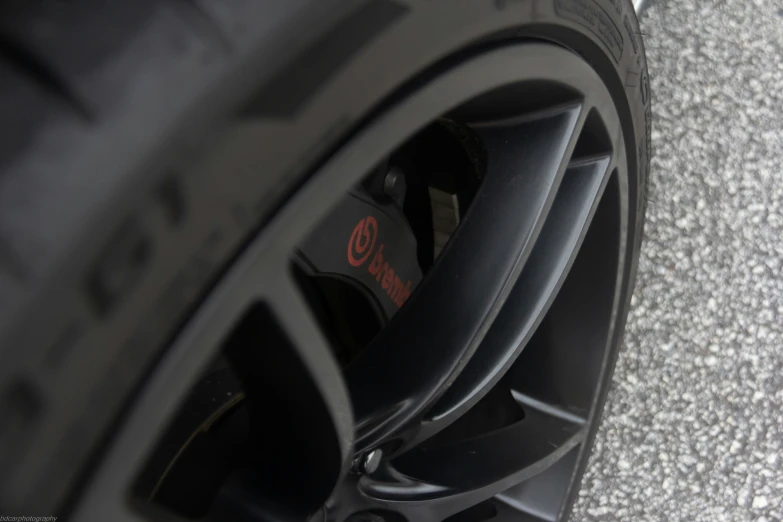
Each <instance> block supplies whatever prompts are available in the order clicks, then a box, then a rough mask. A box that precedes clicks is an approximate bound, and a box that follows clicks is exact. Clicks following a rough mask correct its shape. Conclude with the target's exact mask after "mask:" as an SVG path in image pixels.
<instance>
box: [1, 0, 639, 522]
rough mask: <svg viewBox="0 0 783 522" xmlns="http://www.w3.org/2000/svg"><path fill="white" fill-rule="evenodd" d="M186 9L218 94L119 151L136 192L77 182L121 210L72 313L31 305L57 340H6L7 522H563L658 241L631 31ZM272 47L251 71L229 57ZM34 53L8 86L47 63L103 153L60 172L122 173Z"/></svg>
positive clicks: (536, 15)
mask: <svg viewBox="0 0 783 522" xmlns="http://www.w3.org/2000/svg"><path fill="white" fill-rule="evenodd" d="M193 3H194V5H195V4H198V5H199V7H198V9H195V10H193V11H190V9H191V7H189V8H187V9H188V13H189V14H188V15H187V16H183V17H182V18H181V19H182V20H187V21H188V22H187V23H192V24H194V27H197V28H198V30H197V32H198V31H202V32H203V34H209V35H211V36H210V38H213V39H214V40H213V41H209V42H208V45H207V47H209V45H214V46H215V48H216V49H218V50H217V51H214V54H211V53H212V51H210V52H206V53H205V54H204V56H206V57H207V58H203V57H202V59H203V60H205V62H204V63H205V64H207V65H204V67H205V68H209V67H213V68H214V69H215V71H212V72H211V73H209V74H214V78H213V77H209V78H207V77H206V75H207V73H206V72H204V73H203V75H204V78H201V77H198V79H197V81H196V83H198V82H203V83H204V85H203V86H198V89H200V90H198V92H196V91H195V90H194V91H192V92H191V91H188V90H187V89H185V90H186V91H187V92H185V93H184V94H182V98H183V99H182V100H181V101H176V100H175V98H170V99H167V104H168V103H170V104H171V105H172V106H173V107H168V108H167V109H165V110H163V109H161V113H162V114H168V115H167V116H161V115H160V114H154V113H153V112H149V111H148V112H145V113H143V114H140V115H139V118H141V120H143V121H146V122H147V123H146V126H144V127H143V128H142V127H140V126H139V125H141V124H138V123H137V124H136V126H135V127H134V126H133V125H131V126H130V127H129V128H130V129H131V130H132V131H127V132H126V131H123V130H122V128H121V127H122V125H121V124H117V129H114V130H116V131H117V133H118V136H114V138H113V139H114V140H115V141H114V142H112V143H120V136H119V135H122V136H121V137H122V138H123V139H124V141H123V145H122V147H124V148H122V149H119V150H124V151H125V152H124V155H123V156H121V157H122V158H124V159H122V160H121V161H120V160H117V159H116V158H117V157H120V156H112V155H111V154H112V153H113V152H115V151H114V150H113V149H112V150H105V151H104V152H105V153H106V156H105V157H100V158H99V159H94V158H96V157H98V156H92V158H93V159H86V160H85V159H84V158H89V155H87V153H85V154H84V155H83V156H80V157H79V158H76V159H74V161H73V162H72V164H73V166H74V167H75V166H78V165H80V163H79V162H80V161H87V162H88V163H89V164H92V165H93V167H96V166H98V165H103V166H106V168H107V169H108V171H111V172H114V170H112V169H116V171H117V172H120V170H123V169H124V170H123V171H124V172H125V176H126V177H124V178H122V179H124V180H125V181H123V182H122V183H121V182H120V178H117V179H116V180H114V181H113V182H112V183H114V182H116V185H112V187H111V189H109V188H106V187H104V186H100V187H98V188H97V189H95V191H94V193H89V194H88V193H85V194H83V195H82V203H80V205H75V204H74V205H73V207H74V208H76V207H77V206H78V208H79V209H81V210H79V212H82V211H84V212H85V214H84V216H82V217H84V220H85V221H84V222H80V223H81V225H80V226H81V228H79V229H78V230H79V232H78V233H76V232H74V234H73V238H72V242H70V243H64V244H67V248H66V249H65V250H64V251H63V252H64V253H63V254H62V255H63V256H64V257H63V258H62V259H68V260H69V261H68V263H65V261H63V262H62V263H60V261H58V262H57V264H56V266H57V267H59V268H57V270H59V272H58V275H59V277H60V279H58V280H59V281H67V283H66V284H62V283H52V282H51V281H49V280H47V281H49V282H47V283H46V284H48V285H49V286H45V285H44V283H43V282H42V283H41V289H40V291H39V292H38V293H37V294H35V295H33V291H32V290H31V291H30V296H28V299H29V303H32V304H26V305H25V306H27V307H28V308H29V309H30V310H32V309H35V310H36V312H37V314H38V317H44V318H45V319H46V321H47V328H46V329H40V328H39V329H36V328H35V324H36V323H35V321H33V320H32V319H29V320H28V319H25V317H26V316H25V315H24V313H23V312H24V310H23V309H22V308H21V305H20V310H22V311H20V312H18V314H19V315H18V316H17V315H14V316H13V317H14V318H15V319H14V322H10V321H9V326H8V327H7V328H5V329H4V330H2V332H3V334H4V335H5V336H6V337H4V339H10V340H11V341H9V342H8V343H7V344H6V343H4V347H5V346H9V347H12V346H24V347H26V351H25V354H24V355H23V356H22V355H19V354H20V350H18V349H17V350H13V349H8V350H6V349H5V348H4V351H3V352H2V356H3V357H6V359H5V360H6V361H8V362H9V366H7V368H9V370H3V371H6V372H7V378H6V377H4V378H3V380H2V383H3V388H0V398H2V401H0V405H1V406H0V407H2V409H0V415H4V416H5V417H6V418H7V419H9V420H8V422H7V424H6V425H7V426H11V427H12V428H6V429H5V430H3V429H0V436H2V437H4V438H0V440H2V441H3V448H2V450H1V451H2V453H0V462H3V463H8V466H9V467H10V469H13V470H15V471H14V475H13V476H14V479H15V480H14V483H13V484H12V483H11V481H8V480H5V481H0V507H2V506H4V505H7V506H9V507H10V508H11V509H14V510H22V509H25V508H28V507H29V506H34V505H37V506H38V507H39V508H41V507H42V508H45V509H53V510H54V509H56V510H58V511H57V512H58V513H59V512H60V511H59V510H62V512H64V513H66V515H67V516H69V517H73V518H75V519H78V520H112V521H117V522H121V521H131V520H137V521H141V520H155V521H157V520H162V521H164V520H165V521H168V520H236V521H311V522H327V521H335V522H343V521H350V522H415V521H437V522H441V521H448V522H483V521H489V520H492V521H497V522H505V521H512V520H513V521H558V520H566V519H567V518H568V515H569V511H570V508H571V504H572V503H573V501H574V498H575V495H576V494H577V492H578V489H579V485H580V479H581V476H582V474H583V471H584V468H585V465H586V462H587V458H588V456H589V452H590V448H591V445H592V439H593V437H594V435H595V432H596V429H597V426H598V423H599V421H600V416H601V411H602V408H603V404H604V402H605V400H606V395H607V392H608V388H609V385H610V382H611V375H612V369H613V366H614V362H615V359H616V357H617V352H618V349H619V347H620V345H621V341H622V334H623V329H624V323H625V318H626V316H627V314H628V307H629V305H630V296H631V292H632V290H633V282H634V275H635V271H636V263H637V259H638V255H639V248H640V242H641V235H642V226H643V219H644V201H645V196H646V194H645V192H646V180H647V169H648V163H649V139H650V108H649V87H648V79H647V72H646V61H645V58H644V50H643V46H642V42H641V35H640V34H639V31H638V22H637V20H636V15H635V14H634V12H633V6H632V5H631V2H630V1H628V0H605V1H604V0H537V1H517V0H503V1H500V0H496V1H489V0H488V1H486V2H478V1H476V0H470V1H464V2H463V1H461V0H459V1H458V0H453V2H452V3H451V4H449V5H448V6H446V5H439V4H441V3H442V2H410V3H408V2H402V1H400V2H398V1H392V0H370V1H366V2H354V3H353V4H351V2H343V3H344V4H345V5H342V4H340V5H341V7H340V9H335V10H334V11H329V10H327V9H325V8H324V7H323V6H321V7H318V6H316V5H315V4H313V3H311V2H308V1H307V0H301V1H300V0H297V1H296V2H291V4H290V5H288V6H287V7H259V6H254V7H248V10H249V11H252V12H253V13H254V16H255V17H254V16H251V15H250V14H247V15H245V16H244V17H239V12H240V10H241V8H240V7H235V8H234V9H235V11H236V12H232V11H231V8H229V7H214V6H213V3H212V2H209V1H206V0H205V1H204V2H195V0H194V2H193ZM185 4H187V3H185ZM300 4H301V5H300ZM354 4H355V5H354ZM484 4H486V5H484ZM238 5H239V4H238ZM335 5H336V4H335ZM357 6H358V7H357ZM181 8H182V6H179V7H177V8H176V9H181ZM107 9H109V8H108V7H107ZM176 9H175V11H173V12H176ZM297 9H298V10H297ZM120 10H121V9H120ZM254 10H258V11H262V13H260V14H259V13H255V11H254ZM44 11H45V15H46V16H53V17H56V16H59V15H57V13H56V12H55V11H51V12H50V11H47V10H44ZM51 13H55V14H51ZM227 13H228V14H227ZM115 14H116V13H115ZM229 15H231V16H229ZM40 16H44V15H42V14H41V13H40V12H34V11H30V12H28V13H26V14H20V15H19V18H20V20H25V19H26V18H25V17H30V18H36V17H40ZM150 16H152V15H150ZM156 16H157V15H156ZM167 16H168V15H167ZM153 18H154V17H153ZM75 19H76V18H73V19H71V21H72V20H75ZM154 19H155V20H157V18H154ZM163 19H164V20H165V19H166V18H165V17H163ZM178 19H179V18H178ZM63 20H65V18H63V19H62V20H60V21H58V22H57V23H62V24H66V21H63ZM226 20H230V21H231V24H234V25H230V27H233V28H234V29H235V31H237V32H236V34H235V33H233V32H232V31H229V30H227V29H226V27H227V26H225V24H228V23H229V22H227V21H226ZM436 20H437V22H438V23H439V24H442V27H440V28H436V27H435V26H433V25H432V23H433V21H436ZM240 21H241V23H240ZM145 23H149V20H148V19H147V20H146V22H145ZM161 23H163V22H161ZM254 23H255V24H258V31H259V34H263V31H264V30H267V29H268V31H269V33H268V34H269V35H272V36H269V37H268V39H267V40H265V41H264V43H265V45H261V44H260V43H259V42H256V41H255V40H253V42H252V43H248V44H247V45H246V44H245V43H243V41H242V38H245V37H247V38H248V41H250V40H252V39H253V38H256V37H258V35H254V36H252V37H251V36H248V34H249V33H248V32H247V29H248V27H255V26H254V25H253V24H254ZM263 24H266V25H263ZM297 24H298V25H297ZM163 26H165V23H163ZM262 26H263V27H262ZM151 27H153V29H151V30H153V31H154V26H151ZM165 27H168V26H165ZM291 27H298V28H300V29H303V28H307V27H311V28H316V27H317V28H319V30H318V31H315V32H314V33H313V34H317V36H314V35H308V36H307V37H302V38H298V37H291V39H290V41H286V44H288V46H289V47H290V49H288V48H287V50H286V52H285V53H283V55H281V57H280V58H279V59H277V58H274V57H271V56H270V55H269V54H268V53H266V54H265V53H263V52H261V51H259V49H268V46H269V45H271V44H270V42H277V43H278V45H281V46H282V43H281V42H283V40H280V38H282V36H281V35H283V34H287V33H284V32H283V31H282V30H281V28H286V31H290V28H291ZM240 28H241V29H240ZM265 28H266V29H265ZM273 29H274V30H273ZM275 31H277V32H275ZM144 34H147V33H144ZM200 34H202V33H200ZM14 38H15V37H14ZM276 38H277V40H276ZM32 39H33V40H35V38H32ZM300 40H301V41H300ZM259 41H260V40H259ZM34 44H35V42H33V44H30V46H29V49H28V47H24V46H22V47H20V48H23V49H24V53H22V54H24V56H26V58H24V60H21V59H17V60H16V62H15V65H14V68H13V69H14V71H17V72H18V71H19V70H22V69H23V68H24V67H27V68H28V70H30V71H31V70H32V68H31V67H32V66H31V65H30V64H31V63H33V62H35V63H36V64H37V65H36V66H35V67H36V68H37V69H36V71H38V72H37V73H36V74H38V76H39V77H38V80H40V81H44V80H42V79H41V78H43V77H46V78H48V79H46V80H45V81H47V82H52V81H55V80H56V82H57V83H58V85H59V84H62V85H61V87H62V89H61V94H63V95H65V97H66V98H71V97H72V98H74V99H70V100H69V101H68V102H67V103H74V100H76V101H79V103H80V104H81V106H82V109H84V110H85V111H86V112H87V113H88V117H87V118H86V121H91V122H92V123H90V125H96V126H100V125H103V126H104V127H105V128H103V129H102V130H101V134H100V135H101V136H103V137H104V138H98V137H94V136H92V137H88V138H85V137H73V140H75V141H78V139H83V140H86V141H90V140H92V141H91V142H90V144H89V146H90V147H95V148H96V151H99V150H100V149H102V148H103V147H108V149H111V147H112V146H108V145H106V143H104V142H102V140H103V139H105V140H109V138H108V137H106V136H110V135H112V133H113V132H114V130H112V129H110V128H109V127H110V126H111V124H110V123H106V121H104V120H101V117H102V116H101V115H103V114H105V113H104V112H103V111H104V108H103V107H101V105H100V104H99V103H97V102H96V104H95V105H92V106H91V105H90V104H89V103H86V102H84V100H88V101H89V100H91V98H90V96H91V94H94V93H91V90H90V89H93V90H94V89H97V87H95V84H96V82H95V81H93V82H92V83H91V82H90V81H85V82H83V83H81V84H80V83H79V82H75V83H74V84H73V86H71V84H70V83H68V82H69V81H70V78H71V77H70V76H69V74H70V69H68V68H67V67H63V68H62V69H58V68H56V67H55V68H53V71H54V72H53V73H50V72H46V71H44V72H46V74H41V70H42V69H43V68H45V67H44V66H47V65H46V64H48V62H47V61H46V59H40V60H41V63H42V64H43V65H41V63H38V61H37V60H39V59H38V58H36V56H38V54H37V53H38V52H39V51H38V49H39V48H38V47H36V46H35V45H37V44H35V45H34ZM41 45H43V44H41ZM244 45H246V47H243V46H244ZM30 49H32V50H30ZM183 52H184V51H183ZM232 53H233V55H234V56H237V55H238V56H241V57H242V58H241V59H238V58H237V59H236V61H237V63H236V64H235V65H233V66H232V67H229V66H225V68H226V70H225V71H224V70H219V68H220V67H223V66H224V62H228V61H230V60H229V59H227V58H225V57H226V56H232ZM254 53H255V54H254ZM28 54H30V55H31V56H33V58H29V56H27V55H28ZM14 56H16V57H17V58H18V57H19V56H20V53H19V52H16V54H15V55H14ZM44 56H46V55H45V53H44ZM216 56H218V57H217V58H216ZM0 57H2V52H0ZM117 60H119V61H118V62H116V63H121V62H122V59H121V58H117ZM210 60H213V61H212V62H210ZM221 60H222V61H221ZM276 60H277V61H276ZM216 63H217V64H223V65H215V64H216ZM1 64H2V62H1V61H0V65H1ZM25 64H26V65H25ZM259 64H260V65H259ZM254 67H256V68H258V69H254ZM186 69H187V68H186ZM258 70H261V71H262V72H268V71H273V73H270V74H267V75H265V76H264V75H260V73H258ZM62 71H65V72H62ZM15 74H16V73H15ZM112 74H114V73H112ZM161 74H162V73H161ZM178 74H179V75H180V76H178V77H177V78H178V81H179V82H180V83H182V82H183V81H185V79H186V78H187V75H188V74H191V73H190V72H188V71H185V72H182V71H180V72H179V73H178ZM52 75H53V76H54V77H55V80H51V78H49V77H50V76H52ZM196 76H197V75H196ZM260 76H264V78H263V81H261V79H260ZM218 80H219V81H218ZM194 81H195V80H194ZM97 83H100V82H97ZM153 83H154V82H153ZM139 85H140V87H138V89H139V92H145V91H144V89H145V88H146V87H145V85H143V82H142V83H140V84H139ZM191 87H192V86H191ZM80 88H83V89H82V90H79V89H80ZM102 88H105V86H104V87H102ZM189 88H190V87H189ZM161 89H163V88H162V87H160V88H159V89H158V91H157V92H160V93H169V94H171V92H169V91H165V89H163V90H161ZM193 89H195V87H193ZM35 92H36V93H38V91H35ZM172 92H173V91H172ZM136 94H138V93H136ZM109 98H111V96H108V95H106V96H105V97H104V99H109ZM131 98H133V97H131ZM128 99H130V98H128ZM128 99H125V102H127V103H130V102H128ZM133 100H136V98H133ZM133 100H132V101H133ZM61 102H62V100H59V101H58V103H61ZM106 103H108V102H106ZM144 103H146V102H144ZM66 105H67V104H66ZM180 105H181V106H180ZM195 107H198V110H196V109H195ZM166 111H169V112H170V114H169V113H167V112H166ZM2 114H3V113H2V112H0V115H2ZM226 115H228V116H226ZM130 117H131V116H127V118H130ZM116 118H119V116H116ZM156 118H159V119H160V121H157V126H155V125H153V124H152V123H151V121H153V120H155V119H156ZM167 118H168V119H167ZM164 120H165V121H164ZM164 124H165V125H164ZM80 125H83V123H81V124H80ZM91 132H92V131H91ZM97 135H98V134H97V131H96V136H97ZM74 136H75V134H74ZM77 138H78V139H77ZM93 142H94V143H93ZM129 142H131V143H129ZM85 147H87V145H85ZM117 147H120V145H117ZM129 151H134V152H135V154H129ZM94 154H98V152H94ZM129 156H133V157H129ZM1 157H2V156H0V158H1ZM117 161H119V162H120V163H122V162H125V161H127V162H128V164H127V165H125V163H123V164H122V165H120V166H117V165H116V164H115V163H116V162H117ZM90 162H92V163H90ZM112 162H115V163H112ZM21 163H22V162H17V163H15V164H14V165H19V164H21ZM72 164H71V163H68V162H66V166H65V167H63V168H64V169H67V168H70V166H71V165H72ZM131 173H133V175H132V176H131ZM130 180H133V181H132V182H131V181H130ZM88 181H93V182H94V181H95V180H88ZM108 185H109V182H108V181H107V182H106V186H108ZM104 189H105V191H104ZM101 191H104V192H101ZM4 195H5V193H4V192H3V187H0V196H4ZM49 195H50V193H49V192H47V193H46V194H45V195H44V196H40V197H41V198H42V200H44V199H46V198H48V197H49ZM90 205H93V207H90ZM89 208H93V210H92V211H89V212H88V210H84V209H89ZM72 212H76V210H73V211H72ZM90 212H92V213H91V214H90ZM88 214H89V215H88ZM80 216H81V214H80ZM0 217H2V216H0ZM66 221H68V219H64V220H63V223H65V222H66ZM71 221H73V222H74V223H73V224H74V227H76V221H78V220H76V219H75V218H74V219H73V220H71ZM87 221H89V223H90V227H92V228H88V227H87V225H86V224H85V223H86V222H87ZM0 223H2V221H0ZM58 226H59V225H58ZM62 226H65V225H62ZM66 236H67V234H66ZM67 237H69V238H70V236H67ZM78 245H89V246H88V247H85V248H84V249H80V248H77V246H78ZM0 246H2V245H1V244H0ZM3 255H4V254H3V252H0V257H2V256H3ZM52 255H54V254H52ZM6 257H7V256H6ZM9 259H11V258H9ZM53 259H54V258H53ZM58 259H59V258H58ZM0 260H1V259H0ZM53 266H55V265H53ZM84 267H87V268H86V269H85V268H84ZM52 270H54V268H52ZM71 271H75V272H76V273H78V274H80V275H79V276H78V277H77V276H73V275H71V274H72V272H71ZM31 273H33V272H31ZM0 275H2V274H0ZM25 277H32V278H33V280H35V281H37V279H35V277H33V276H30V275H25ZM72 281H73V282H74V283H73V284H71V282H72ZM34 286H35V285H32V284H31V285H30V288H33V287H34ZM72 286H73V288H74V289H75V290H73V291H72V288H71V287H72ZM36 288H37V287H36ZM22 301H23V300H20V302H22ZM25 303H27V301H25ZM28 311H29V310H28ZM9 317H11V315H9ZM17 317H18V318H17ZM31 317H32V316H31ZM43 330H46V331H43ZM98 346H101V347H103V348H102V351H101V350H98V349H97V348H96V347H98ZM39 347H40V350H39ZM8 354H11V355H8ZM11 370H13V371H11ZM42 376H45V377H46V378H48V379H50V382H51V384H48V385H46V386H44V385H43V382H45V381H43V380H42V379H43V377H42ZM76 376H78V378H76ZM58 401H61V402H60V403H58ZM58 404H59V405H60V409H57V408H56V407H55V406H57V405H58ZM52 412H55V413H52ZM41 430H44V431H41ZM47 430H48V431H47ZM12 457H13V458H12ZM14 466H16V468H14ZM46 469H49V470H51V471H50V472H49V473H46V472H45V470H46Z"/></svg>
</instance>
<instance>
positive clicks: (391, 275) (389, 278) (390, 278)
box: [381, 267, 394, 290]
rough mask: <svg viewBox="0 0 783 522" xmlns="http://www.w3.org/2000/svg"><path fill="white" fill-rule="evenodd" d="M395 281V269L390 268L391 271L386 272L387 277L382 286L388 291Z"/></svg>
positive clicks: (384, 278)
mask: <svg viewBox="0 0 783 522" xmlns="http://www.w3.org/2000/svg"><path fill="white" fill-rule="evenodd" d="M393 281H394V269H393V268H392V267H389V269H388V270H387V271H386V275H384V276H383V282H382V283H381V286H383V289H384V290H386V289H387V288H389V286H390V285H391V284H392V282H393Z"/></svg>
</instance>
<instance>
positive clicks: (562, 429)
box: [360, 410, 585, 520]
mask: <svg viewBox="0 0 783 522" xmlns="http://www.w3.org/2000/svg"><path fill="white" fill-rule="evenodd" d="M584 434H585V430H584V426H583V425H582V424H581V423H574V422H569V421H568V420H565V419H564V418H562V417H558V416H553V415H548V414H547V413H545V412H543V411H537V410H528V411H527V412H526V416H525V418H524V419H523V420H521V421H519V422H517V423H514V424H512V425H510V426H507V427H505V428H502V429H499V430H496V431H492V432H489V433H487V434H484V435H481V436H478V437H472V438H469V439H466V440H462V441H459V442H456V443H450V444H443V445H440V446H434V447H427V448H417V449H415V450H413V451H411V452H409V453H407V454H405V455H404V456H402V457H400V458H399V459H397V460H396V461H394V462H393V463H392V465H393V466H394V468H392V467H391V466H390V467H388V468H387V469H385V470H383V473H379V474H378V476H377V477H373V480H369V479H368V480H363V481H362V482H360V487H361V488H362V490H363V491H364V493H365V494H367V495H369V496H371V497H373V498H375V499H378V500H379V501H381V502H393V503H394V505H395V506H397V509H398V510H399V511H401V512H403V513H404V512H405V509H406V506H408V505H410V506H414V505H415V504H416V503H419V502H421V501H428V506H429V508H430V509H431V510H432V511H433V512H436V513H437V515H438V517H439V518H438V520H442V519H443V518H445V517H448V516H449V515H452V514H455V513H458V512H460V511H462V510H464V509H466V508H468V507H470V506H472V505H475V504H478V503H480V502H482V501H484V500H487V499H489V498H491V497H493V496H495V495H497V494H499V493H501V492H502V491H505V490H507V489H508V488H510V487H512V486H514V485H516V484H519V483H520V482H522V481H524V480H527V479H529V478H531V477H533V476H535V475H537V474H539V473H541V472H543V471H544V470H546V469H548V468H549V467H550V466H552V465H554V464H555V463H556V462H557V461H558V460H559V459H560V458H562V457H563V456H564V455H566V454H567V453H568V452H569V451H570V450H571V449H573V448H574V447H575V446H576V445H578V444H579V443H580V442H581V441H582V440H583V438H584ZM400 506H401V507H400Z"/></svg>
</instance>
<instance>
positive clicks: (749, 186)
mask: <svg viewBox="0 0 783 522" xmlns="http://www.w3.org/2000/svg"><path fill="white" fill-rule="evenodd" d="M655 2H657V3H655ZM642 32H643V33H645V34H646V48H647V56H648V59H649V69H650V77H651V86H652V89H653V98H652V99H653V104H654V105H653V133H652V142H653V150H654V157H653V160H652V168H651V181H650V193H649V204H648V207H647V219H648V221H647V227H646V230H645V240H644V244H643V246H642V252H641V260H640V264H639V275H638V279H637V286H636V291H635V294H634V299H633V307H632V311H631V316H630V318H629V324H628V328H627V333H626V340H625V347H624V349H623V351H622V354H621V355H620V359H619V362H618V364H617V370H616V373H615V376H614V384H613V389H612V391H611V394H610V397H609V402H608V404H607V407H606V411H605V413H604V418H603V424H602V427H601V429H600V431H599V434H598V437H597V441H596V445H595V448H594V450H593V455H592V457H591V461H590V464H589V467H588V471H587V475H586V477H585V479H584V483H583V488H582V491H581V493H580V498H579V501H578V502H577V505H576V507H575V510H574V513H573V516H572V519H573V520H577V521H581V520H586V521H587V520H601V521H605V520H606V521H609V520H620V521H634V522H635V521H645V520H661V521H667V522H669V521H678V520H682V521H689V522H690V521H709V522H714V521H724V520H725V521H746V520H748V521H757V522H772V521H780V520H783V0H776V1H770V0H711V1H705V0H653V5H652V6H651V7H650V9H649V10H648V11H647V13H645V14H644V16H643V17H642Z"/></svg>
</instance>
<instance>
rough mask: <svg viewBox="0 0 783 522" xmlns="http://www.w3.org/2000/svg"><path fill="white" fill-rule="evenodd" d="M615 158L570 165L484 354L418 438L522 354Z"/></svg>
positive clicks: (466, 404) (445, 421) (455, 413)
mask: <svg viewBox="0 0 783 522" xmlns="http://www.w3.org/2000/svg"><path fill="white" fill-rule="evenodd" d="M610 159H611V158H610V156H609V155H606V156H601V157H597V158H593V159H589V160H580V161H579V162H578V163H575V164H572V165H570V166H569V167H568V169H567V170H566V173H565V175H564V177H563V181H562V183H561V185H560V188H559V190H558V193H557V196H556V198H555V201H554V203H553V205H552V209H551V211H550V212H549V215H548V216H547V220H546V223H545V225H544V228H543V229H542V231H541V234H540V235H539V237H538V239H537V241H536V245H535V247H534V249H533V252H532V253H531V254H530V258H529V259H528V260H527V262H526V264H525V266H524V268H523V269H522V273H521V274H520V276H519V279H518V280H517V283H516V285H515V286H514V289H513V290H512V291H511V293H510V294H509V297H508V299H507V301H506V303H505V304H504V305H503V309H502V310H501V312H500V314H498V317H497V319H496V320H495V322H494V323H493V324H492V327H491V328H490V330H489V332H488V333H487V336H486V337H485V338H484V340H483V342H482V344H481V348H480V351H479V353H480V356H476V357H473V358H472V359H471V360H470V362H469V363H468V364H467V366H466V368H465V370H464V371H463V372H462V373H461V374H460V375H459V377H458V378H457V380H456V381H455V382H454V384H453V385H452V386H451V387H450V388H449V389H448V391H447V392H446V393H445V394H444V396H443V397H442V398H441V399H440V400H439V401H438V403H437V404H436V405H435V406H434V408H433V410H431V411H430V412H429V413H428V418H427V419H426V420H425V421H424V423H423V425H422V430H421V431H420V432H419V434H418V435H417V440H419V441H421V440H424V439H426V438H427V437H430V436H432V435H434V434H435V433H437V432H439V431H440V430H442V429H443V428H445V427H446V426H448V425H449V424H451V423H452V422H453V421H454V420H456V419H457V418H459V416H460V415H461V414H462V413H464V412H465V411H466V410H467V409H468V408H470V407H471V406H472V405H473V404H475V403H476V402H477V401H478V400H480V399H481V397H483V396H484V393H486V392H487V391H488V390H489V389H491V387H492V386H493V385H494V384H495V383H496V382H498V380H499V379H500V378H501V377H502V376H503V375H504V374H505V372H506V371H507V370H508V368H509V367H510V366H511V364H512V363H513V362H514V360H515V359H516V357H517V356H518V355H519V353H520V352H521V351H522V349H523V348H524V346H525V344H526V343H527V341H528V340H529V339H530V337H531V336H532V334H533V332H534V331H535V329H536V327H537V326H538V324H539V323H540V322H541V320H542V318H543V317H544V315H545V314H546V312H547V310H548V309H549V306H550V305H551V304H552V301H553V299H554V297H555V295H556V294H557V291H558V290H559V288H560V286H561V285H562V283H563V281H564V280H565V278H566V276H567V275H568V271H569V269H570V267H571V264H572V263H573V261H574V258H575V257H576V253H577V252H578V250H579V247H580V246H581V243H582V240H583V239H584V236H585V233H586V231H587V228H588V226H589V225H590V222H591V220H592V217H593V214H594V213H595V209H596V207H597V205H598V201H599V200H600V197H601V194H602V192H603V188H604V186H605V184H606V180H607V179H608V172H609V169H608V167H609V163H610Z"/></svg>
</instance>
